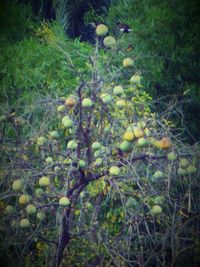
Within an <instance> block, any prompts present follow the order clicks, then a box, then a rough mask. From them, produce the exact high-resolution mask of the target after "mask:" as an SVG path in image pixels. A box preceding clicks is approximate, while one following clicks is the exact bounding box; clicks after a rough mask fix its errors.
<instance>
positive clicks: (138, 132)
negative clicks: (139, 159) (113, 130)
mask: <svg viewBox="0 0 200 267" xmlns="http://www.w3.org/2000/svg"><path fill="white" fill-rule="evenodd" d="M133 133H134V135H135V137H136V138H140V137H143V136H144V133H143V131H142V129H140V128H134V129H133Z"/></svg>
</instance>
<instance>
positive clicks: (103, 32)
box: [96, 24, 108, 36]
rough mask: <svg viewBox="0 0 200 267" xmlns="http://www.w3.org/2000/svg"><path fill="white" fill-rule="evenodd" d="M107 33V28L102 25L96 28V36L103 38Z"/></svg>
mask: <svg viewBox="0 0 200 267" xmlns="http://www.w3.org/2000/svg"><path fill="white" fill-rule="evenodd" d="M107 33H108V27H107V26H106V25H104V24H99V25H98V26H97V27H96V34H97V35H98V36H105V35H106V34H107Z"/></svg>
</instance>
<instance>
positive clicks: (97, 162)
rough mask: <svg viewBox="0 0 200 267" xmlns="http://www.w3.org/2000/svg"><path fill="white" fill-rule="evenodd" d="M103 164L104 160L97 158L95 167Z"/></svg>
mask: <svg viewBox="0 0 200 267" xmlns="http://www.w3.org/2000/svg"><path fill="white" fill-rule="evenodd" d="M102 163H103V159H102V158H97V159H96V160H95V163H94V165H95V166H96V167H100V166H101V165H102Z"/></svg>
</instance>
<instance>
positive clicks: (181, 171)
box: [177, 167, 187, 176]
mask: <svg viewBox="0 0 200 267" xmlns="http://www.w3.org/2000/svg"><path fill="white" fill-rule="evenodd" d="M177 173H178V175H179V176H184V175H186V174H187V170H186V169H183V168H181V167H179V168H178V171H177Z"/></svg>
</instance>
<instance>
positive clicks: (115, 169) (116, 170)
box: [109, 166, 120, 176]
mask: <svg viewBox="0 0 200 267" xmlns="http://www.w3.org/2000/svg"><path fill="white" fill-rule="evenodd" d="M109 173H110V175H114V176H118V175H119V174H120V168H119V167H117V166H112V167H111V168H110V170H109Z"/></svg>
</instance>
